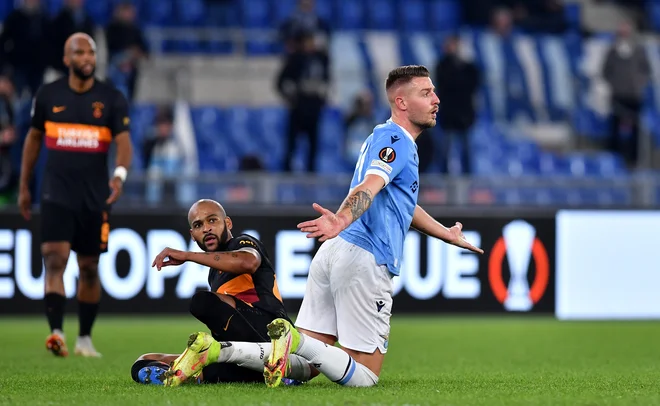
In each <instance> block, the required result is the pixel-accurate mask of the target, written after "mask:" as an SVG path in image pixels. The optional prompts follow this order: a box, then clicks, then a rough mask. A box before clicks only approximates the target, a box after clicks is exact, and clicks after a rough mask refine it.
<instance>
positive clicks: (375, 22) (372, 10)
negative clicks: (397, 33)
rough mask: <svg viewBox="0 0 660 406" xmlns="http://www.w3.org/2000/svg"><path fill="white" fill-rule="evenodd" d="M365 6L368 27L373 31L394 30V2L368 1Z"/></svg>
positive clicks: (384, 0)
mask: <svg viewBox="0 0 660 406" xmlns="http://www.w3.org/2000/svg"><path fill="white" fill-rule="evenodd" d="M366 5H367V15H368V21H369V24H368V27H369V28H370V29H373V30H394V29H396V9H395V1H394V0H369V1H367V3H366Z"/></svg>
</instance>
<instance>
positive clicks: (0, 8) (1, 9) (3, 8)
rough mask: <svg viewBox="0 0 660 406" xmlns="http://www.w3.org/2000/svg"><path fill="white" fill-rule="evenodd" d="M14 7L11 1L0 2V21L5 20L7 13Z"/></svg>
mask: <svg viewBox="0 0 660 406" xmlns="http://www.w3.org/2000/svg"><path fill="white" fill-rule="evenodd" d="M13 9H14V5H13V4H12V2H11V1H9V0H5V1H1V2H0V21H5V20H6V19H7V16H8V15H9V13H11V12H12V10H13Z"/></svg>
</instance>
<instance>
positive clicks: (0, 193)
mask: <svg viewBox="0 0 660 406" xmlns="http://www.w3.org/2000/svg"><path fill="white" fill-rule="evenodd" d="M13 104H14V86H13V84H12V82H11V79H10V78H9V76H7V75H0V204H4V203H5V202H12V203H13V202H14V201H15V196H14V194H15V192H16V179H17V176H16V175H17V171H16V168H14V167H13V165H12V157H11V148H12V146H14V144H15V143H16V141H17V139H16V131H15V129H14V108H13Z"/></svg>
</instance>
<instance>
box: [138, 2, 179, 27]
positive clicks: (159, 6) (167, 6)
mask: <svg viewBox="0 0 660 406" xmlns="http://www.w3.org/2000/svg"><path fill="white" fill-rule="evenodd" d="M144 6H145V11H146V16H145V18H144V19H143V21H145V22H146V23H147V24H148V25H158V26H171V25H174V22H175V19H174V16H175V11H174V1H173V0H145V3H144Z"/></svg>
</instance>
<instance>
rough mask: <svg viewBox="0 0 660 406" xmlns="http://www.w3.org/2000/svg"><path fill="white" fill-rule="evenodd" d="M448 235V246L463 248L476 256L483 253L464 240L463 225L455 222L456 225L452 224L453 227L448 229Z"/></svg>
mask: <svg viewBox="0 0 660 406" xmlns="http://www.w3.org/2000/svg"><path fill="white" fill-rule="evenodd" d="M449 234H450V236H451V237H450V240H449V241H447V242H448V243H449V244H452V245H455V246H457V247H461V248H465V249H467V250H470V251H472V252H476V253H478V254H483V253H484V250H482V249H481V248H477V247H475V246H474V245H472V244H470V243H469V242H468V241H467V240H466V239H465V236H464V235H463V224H461V223H459V222H456V224H454V226H453V227H451V228H450V229H449Z"/></svg>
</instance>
